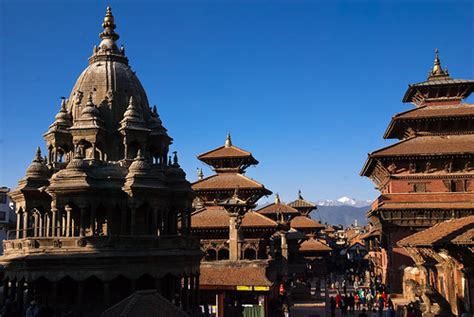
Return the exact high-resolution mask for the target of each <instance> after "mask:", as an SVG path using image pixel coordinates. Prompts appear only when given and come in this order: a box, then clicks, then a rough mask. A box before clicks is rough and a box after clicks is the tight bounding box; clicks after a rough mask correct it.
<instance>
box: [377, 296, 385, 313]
mask: <svg viewBox="0 0 474 317" xmlns="http://www.w3.org/2000/svg"><path fill="white" fill-rule="evenodd" d="M384 304H385V301H384V300H383V297H382V296H380V297H379V300H378V303H377V305H378V309H377V311H378V317H383V307H384Z"/></svg>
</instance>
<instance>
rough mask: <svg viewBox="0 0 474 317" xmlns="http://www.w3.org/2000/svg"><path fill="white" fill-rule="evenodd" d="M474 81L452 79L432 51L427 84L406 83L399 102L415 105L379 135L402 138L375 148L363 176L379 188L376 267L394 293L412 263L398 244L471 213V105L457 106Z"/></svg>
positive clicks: (374, 216) (373, 213) (372, 215)
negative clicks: (430, 68)
mask: <svg viewBox="0 0 474 317" xmlns="http://www.w3.org/2000/svg"><path fill="white" fill-rule="evenodd" d="M473 90H474V80H464V79H453V78H451V77H450V75H449V73H448V70H447V69H442V67H441V62H440V59H439V57H438V52H437V51H436V58H435V62H434V66H433V69H432V70H431V71H430V72H429V75H428V79H427V80H426V81H424V82H421V83H418V84H414V85H410V86H409V87H408V90H407V91H406V93H405V96H404V97H403V102H411V103H413V104H414V105H415V108H414V109H411V110H408V111H405V112H402V113H399V114H397V115H395V116H394V117H393V118H392V120H391V122H390V124H389V126H388V128H387V130H386V132H385V135H384V138H386V139H398V140H399V142H397V143H395V144H393V145H390V146H388V147H385V148H382V149H380V150H377V151H375V152H373V153H371V154H369V157H368V159H367V162H366V163H365V165H364V167H363V169H362V172H361V175H362V176H366V177H369V178H370V179H371V180H372V181H373V182H374V183H375V184H376V186H377V189H378V190H379V191H380V192H381V195H380V196H379V197H378V199H377V200H376V201H375V202H374V203H373V205H372V208H371V210H370V212H369V213H368V217H369V222H370V224H371V225H372V230H371V232H369V234H368V235H367V236H366V240H368V241H369V243H370V245H371V251H370V252H371V259H372V260H373V265H374V266H375V271H376V273H377V274H378V275H381V278H382V281H383V282H385V283H386V284H388V285H389V286H390V287H391V290H392V291H395V292H399V291H400V290H401V281H402V274H403V268H404V267H405V266H406V265H408V264H410V263H412V262H411V260H410V258H409V256H408V254H407V253H406V251H405V250H403V248H401V247H400V246H397V241H399V240H400V239H402V238H404V237H406V236H408V235H410V234H412V233H414V232H417V231H420V230H422V229H425V228H427V227H430V226H433V225H434V224H436V223H438V222H441V221H445V220H448V219H451V218H459V217H463V216H468V215H472V214H474V193H473V191H474V183H473V181H472V180H473V176H474V166H473V163H474V157H473V155H474V105H470V104H465V103H462V100H463V99H465V98H467V97H468V96H469V95H470V94H471V93H472V91H473Z"/></svg>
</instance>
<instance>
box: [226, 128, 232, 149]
mask: <svg viewBox="0 0 474 317" xmlns="http://www.w3.org/2000/svg"><path fill="white" fill-rule="evenodd" d="M231 146H232V139H231V137H230V132H228V133H227V138H226V139H225V147H231Z"/></svg>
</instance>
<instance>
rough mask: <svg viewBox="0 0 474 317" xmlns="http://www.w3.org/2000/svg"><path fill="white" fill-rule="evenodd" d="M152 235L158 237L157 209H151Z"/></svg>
mask: <svg viewBox="0 0 474 317" xmlns="http://www.w3.org/2000/svg"><path fill="white" fill-rule="evenodd" d="M151 217H152V225H151V227H152V234H153V235H159V229H158V208H157V207H153V209H152V216H151Z"/></svg>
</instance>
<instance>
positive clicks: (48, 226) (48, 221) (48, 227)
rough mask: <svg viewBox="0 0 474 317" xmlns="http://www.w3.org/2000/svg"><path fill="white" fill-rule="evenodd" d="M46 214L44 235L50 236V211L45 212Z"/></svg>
mask: <svg viewBox="0 0 474 317" xmlns="http://www.w3.org/2000/svg"><path fill="white" fill-rule="evenodd" d="M44 216H45V220H44V222H45V226H44V236H45V237H49V236H50V230H51V216H50V214H49V212H46V213H45V214H44Z"/></svg>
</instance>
